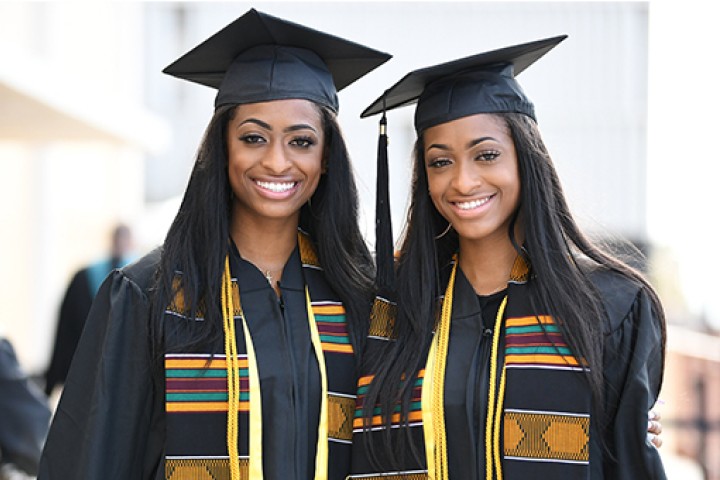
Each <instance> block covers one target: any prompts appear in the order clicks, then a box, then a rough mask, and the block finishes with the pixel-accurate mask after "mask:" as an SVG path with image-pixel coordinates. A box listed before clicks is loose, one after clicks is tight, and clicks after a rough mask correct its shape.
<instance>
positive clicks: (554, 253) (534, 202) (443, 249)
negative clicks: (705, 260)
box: [363, 113, 665, 466]
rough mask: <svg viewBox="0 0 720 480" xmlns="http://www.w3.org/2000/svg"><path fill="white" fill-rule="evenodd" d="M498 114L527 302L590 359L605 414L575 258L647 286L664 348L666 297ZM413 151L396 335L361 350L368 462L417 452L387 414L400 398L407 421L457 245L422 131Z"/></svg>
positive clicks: (594, 298)
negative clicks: (589, 233)
mask: <svg viewBox="0 0 720 480" xmlns="http://www.w3.org/2000/svg"><path fill="white" fill-rule="evenodd" d="M497 116H498V117H500V118H501V119H502V120H503V121H504V122H505V124H506V126H507V128H508V130H509V133H510V136H511V138H512V140H513V142H514V145H515V150H516V152H517V160H518V170H519V176H520V184H521V194H520V202H519V206H518V209H517V210H516V212H515V213H514V215H513V217H512V219H511V222H510V226H509V230H508V237H509V240H510V241H511V242H512V244H513V246H514V247H515V250H516V251H517V253H518V255H522V256H523V257H525V259H526V260H527V261H528V263H529V265H530V267H531V275H532V276H533V277H534V279H533V281H532V282H529V283H528V289H529V293H530V299H531V302H532V307H533V308H534V309H535V311H547V312H549V313H550V314H551V315H552V316H553V317H554V318H555V320H556V322H557V323H558V324H559V326H560V328H561V329H562V332H563V335H564V337H565V339H566V341H567V342H568V344H569V345H570V347H571V349H572V351H573V352H574V355H575V357H576V358H577V359H578V360H579V361H580V362H581V364H582V362H586V365H587V367H588V372H587V373H588V375H587V379H588V382H589V387H590V390H591V392H592V397H593V403H594V406H595V407H594V410H595V411H596V412H598V413H601V414H602V410H601V405H602V399H603V395H604V392H603V368H602V362H603V359H602V341H598V339H601V338H603V327H602V323H601V322H597V321H596V319H598V318H603V317H604V316H605V311H604V309H603V305H602V299H601V298H600V297H599V294H598V292H597V291H596V290H595V288H594V287H593V285H592V283H591V281H590V279H589V277H588V269H587V268H585V267H584V266H582V265H581V264H580V262H581V261H583V260H581V259H588V260H589V262H590V263H591V264H592V263H594V264H595V265H596V266H601V267H604V268H608V269H611V270H614V271H616V272H618V273H620V274H621V275H624V276H625V277H627V278H630V279H632V280H633V281H636V282H637V283H638V284H639V285H641V287H642V288H644V289H645V290H646V291H647V293H648V295H649V298H650V300H651V303H652V306H653V310H654V311H655V314H656V315H657V316H658V318H659V319H660V323H661V325H662V329H663V333H662V338H663V340H662V342H663V351H664V343H665V331H664V323H665V322H664V314H663V310H662V306H661V305H660V302H659V300H658V297H657V295H656V294H655V292H654V291H653V289H652V288H651V287H650V285H649V284H648V283H647V281H646V280H645V279H644V278H643V277H642V275H641V274H640V273H639V272H637V271H636V270H634V269H632V268H631V267H629V266H628V265H626V264H624V263H623V262H621V261H620V260H618V259H616V258H614V257H613V256H612V255H610V254H608V253H606V252H604V251H603V250H602V249H601V248H599V247H598V246H596V245H594V244H593V243H592V242H591V241H590V240H589V239H588V238H587V237H586V236H585V235H584V234H583V233H582V232H581V230H580V229H579V227H578V225H577V223H576V222H575V220H574V219H573V216H572V214H571V212H570V209H569V207H568V205H567V202H566V200H565V195H564V194H563V190H562V187H561V185H560V180H559V178H558V175H557V172H556V170H555V167H554V166H553V163H552V160H551V158H550V155H549V153H548V151H547V149H546V147H545V145H544V143H543V141H542V139H541V137H540V132H539V130H538V128H537V125H536V123H535V122H534V121H533V120H532V119H531V118H530V117H527V116H525V115H523V114H519V113H501V114H497ZM414 157H415V159H414V174H413V183H412V191H411V203H410V207H409V211H408V220H407V224H406V230H405V233H404V237H403V241H402V246H401V248H400V257H399V260H398V264H397V292H396V293H397V318H396V320H395V322H394V327H393V337H394V341H391V342H387V344H386V345H385V349H386V350H385V352H384V354H383V355H381V357H382V359H371V358H366V359H365V362H366V363H367V366H366V368H367V370H366V371H372V372H376V375H375V377H374V379H373V381H372V383H371V384H370V386H369V389H368V392H367V397H366V399H365V403H364V404H365V405H367V406H369V408H365V410H364V412H363V415H364V416H365V418H366V419H367V420H368V421H366V422H365V424H366V425H367V426H368V427H366V428H369V425H370V422H369V419H370V418H371V417H372V415H373V411H372V407H373V406H375V405H378V404H379V406H380V407H381V410H382V415H383V420H384V423H385V425H386V426H387V427H388V428H386V429H385V432H386V433H385V434H384V435H383V436H382V441H381V442H380V445H378V444H375V443H372V442H369V437H370V436H369V435H367V436H366V437H368V445H367V446H366V447H367V449H368V450H369V452H370V456H371V458H372V459H374V461H376V462H378V461H379V460H378V459H386V461H389V462H390V463H391V464H392V465H393V466H395V465H397V464H398V463H402V462H405V461H406V458H407V456H408V455H412V456H414V457H415V458H417V453H418V452H415V451H414V450H413V445H412V442H411V440H410V429H407V428H406V429H403V430H404V431H405V432H404V434H402V433H401V434H400V435H398V442H399V444H395V445H393V444H392V441H391V440H392V438H393V436H392V435H391V434H390V430H391V429H390V428H389V427H390V425H391V414H392V412H393V408H394V407H395V406H396V405H397V404H398V403H400V406H401V413H402V417H401V418H402V419H403V420H404V421H405V424H407V413H408V412H409V401H410V395H411V392H412V387H413V383H414V382H413V381H414V379H415V375H416V374H417V372H418V371H419V370H420V369H421V368H423V366H424V363H425V360H426V355H427V349H428V347H429V344H430V342H431V340H432V335H433V333H432V332H433V328H434V326H435V323H436V320H437V308H438V298H439V297H440V295H442V294H443V293H444V287H445V284H446V282H447V278H446V277H447V275H444V273H443V272H446V271H447V270H448V268H447V266H448V264H449V263H450V261H451V258H452V256H453V254H454V253H455V252H456V251H457V250H458V247H459V241H458V236H457V233H456V232H454V230H450V232H449V233H448V234H446V235H442V236H440V235H439V234H441V233H442V232H443V231H444V230H445V228H446V227H447V226H448V222H447V220H445V219H444V218H443V217H442V216H441V215H440V214H439V213H438V211H437V210H436V209H435V206H434V205H433V203H432V200H431V199H430V196H429V194H428V180H427V174H426V172H425V161H424V147H423V139H422V135H421V136H420V137H419V138H418V141H417V143H416V145H415V153H414ZM518 222H519V225H520V226H521V227H522V230H523V233H524V242H523V244H522V245H520V244H519V243H518V241H517V240H516V238H515V235H514V232H515V226H516V224H517V223H518ZM436 237H438V238H436ZM598 408H600V410H598Z"/></svg>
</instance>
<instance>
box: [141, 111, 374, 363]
mask: <svg viewBox="0 0 720 480" xmlns="http://www.w3.org/2000/svg"><path fill="white" fill-rule="evenodd" d="M236 108H237V105H226V106H221V107H218V108H217V109H216V111H215V113H214V115H213V117H212V119H211V120H210V123H209V125H208V127H207V129H206V131H205V135H204V138H203V141H202V143H201V145H200V148H199V150H198V153H197V157H196V161H195V165H194V167H193V170H192V173H191V175H190V180H189V182H188V186H187V189H186V190H185V196H184V197H183V200H182V203H181V205H180V209H179V211H178V213H177V215H176V216H175V219H174V221H173V223H172V225H171V226H170V229H169V231H168V234H167V237H166V238H165V242H164V244H163V249H162V256H161V260H160V264H159V266H158V269H157V271H156V278H155V287H154V293H153V296H152V299H151V302H152V321H151V337H152V345H153V349H154V354H155V357H156V359H157V360H159V361H160V360H161V359H162V355H163V354H164V353H165V352H166V351H168V350H170V349H172V350H182V351H190V352H192V351H199V350H202V349H206V348H208V347H209V346H211V345H213V344H216V343H217V342H219V341H220V340H221V339H222V338H223V328H222V313H221V307H220V288H221V282H222V275H223V271H224V262H225V257H226V255H228V252H229V241H230V228H229V225H230V215H231V194H232V190H231V187H230V183H229V180H228V150H227V143H226V133H227V128H228V124H229V123H230V121H231V120H232V119H233V117H234V115H235V112H236ZM317 108H318V110H319V111H320V114H321V117H322V124H323V129H324V137H325V145H324V151H323V162H324V165H325V173H324V174H323V175H322V176H321V178H320V182H319V184H318V187H317V189H316V190H315V192H314V194H313V195H312V197H311V200H310V202H308V203H307V204H305V205H304V206H303V207H302V209H301V212H300V222H299V223H300V225H299V226H300V228H301V229H302V230H303V231H305V232H306V233H308V235H309V236H310V237H311V238H312V240H313V241H314V243H315V245H316V248H317V254H318V257H319V260H320V262H321V264H322V266H323V269H324V272H325V276H326V277H327V279H328V283H329V284H330V285H332V286H333V288H334V289H335V292H336V293H337V295H338V296H339V297H340V299H341V300H342V302H343V304H344V306H345V309H346V313H347V318H348V328H349V333H350V339H351V341H352V344H353V347H354V349H355V352H356V353H357V354H360V352H361V351H362V346H363V343H364V338H365V336H366V334H367V316H368V310H369V305H370V300H371V298H372V285H373V281H372V279H373V268H372V258H371V256H370V253H369V251H368V249H367V245H366V243H365V241H364V239H363V237H362V235H361V234H360V230H359V228H358V223H357V216H358V200H357V189H356V187H355V180H354V177H353V173H352V167H351V163H350V158H349V155H348V152H347V147H346V145H345V141H344V139H343V136H342V133H341V131H340V127H339V125H338V123H337V120H336V117H335V114H334V113H332V112H331V111H329V110H327V109H325V108H322V107H320V106H318V107H317ZM179 291H181V292H182V293H183V297H184V310H185V312H186V316H187V317H188V318H191V319H192V318H196V317H200V316H201V317H203V319H204V321H202V322H190V323H189V324H188V327H187V329H185V328H183V327H182V323H180V322H179V328H180V329H181V330H183V331H190V329H192V331H193V332H195V333H194V334H193V335H191V336H190V338H184V337H185V336H184V335H179V337H180V338H182V340H179V341H177V342H175V341H173V342H172V344H171V345H168V344H166V343H165V340H166V338H165V335H166V328H165V327H166V326H165V325H164V322H163V319H164V312H165V310H166V309H167V307H168V305H170V302H171V301H172V299H173V298H174V297H175V294H176V293H177V292H179ZM220 344H221V343H220Z"/></svg>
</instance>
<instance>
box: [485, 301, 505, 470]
mask: <svg viewBox="0 0 720 480" xmlns="http://www.w3.org/2000/svg"><path fill="white" fill-rule="evenodd" d="M506 305H507V295H505V298H503V301H502V303H500V308H498V311H497V316H496V317H495V331H494V332H493V341H492V353H491V354H490V388H488V412H487V418H486V419H485V478H486V480H493V478H494V477H493V470H494V471H495V472H496V474H497V477H495V478H496V479H497V480H502V465H501V463H500V420H501V419H502V406H503V398H504V397H505V362H504V361H503V364H502V367H501V369H502V371H501V373H500V391H499V393H498V394H497V395H496V394H495V388H496V385H497V375H498V372H497V367H498V365H497V358H498V349H499V347H500V330H501V329H502V320H503V315H504V313H505V306H506ZM493 467H494V468H493Z"/></svg>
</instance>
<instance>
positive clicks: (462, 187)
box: [451, 159, 483, 195]
mask: <svg viewBox="0 0 720 480" xmlns="http://www.w3.org/2000/svg"><path fill="white" fill-rule="evenodd" d="M453 173H454V175H453V178H452V182H451V186H452V188H453V189H455V191H456V192H457V193H459V194H461V195H470V194H472V193H473V191H474V190H475V189H476V188H477V187H478V186H480V185H482V182H483V180H482V175H480V172H479V171H478V169H477V167H476V165H475V163H474V162H473V160H472V159H470V160H468V159H461V160H459V161H458V163H457V168H455V170H454V172H453Z"/></svg>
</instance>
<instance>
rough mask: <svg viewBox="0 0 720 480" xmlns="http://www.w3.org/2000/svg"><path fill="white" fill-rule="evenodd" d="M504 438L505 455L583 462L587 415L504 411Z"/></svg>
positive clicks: (586, 455) (586, 448)
mask: <svg viewBox="0 0 720 480" xmlns="http://www.w3.org/2000/svg"><path fill="white" fill-rule="evenodd" d="M504 440H505V442H504V447H505V457H516V458H524V459H535V458H536V459H550V460H555V461H559V462H571V463H587V462H588V461H589V460H590V416H589V415H574V414H563V413H558V412H529V411H520V410H515V411H507V410H506V411H505V422H504Z"/></svg>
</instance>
